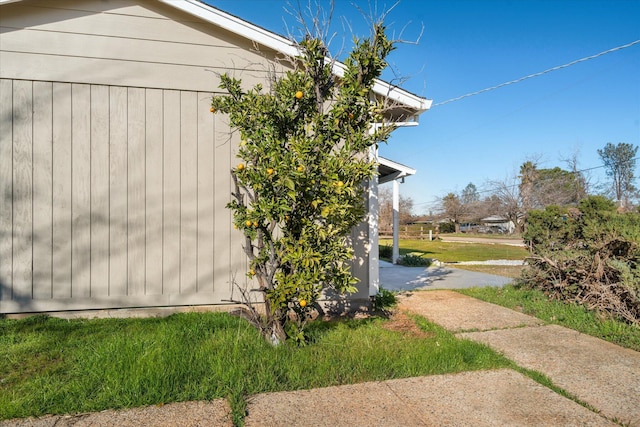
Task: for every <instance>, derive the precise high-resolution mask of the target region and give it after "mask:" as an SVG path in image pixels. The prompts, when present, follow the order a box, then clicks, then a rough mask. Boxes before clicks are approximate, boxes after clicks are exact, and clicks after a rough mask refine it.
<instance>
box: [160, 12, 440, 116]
mask: <svg viewBox="0 0 640 427" xmlns="http://www.w3.org/2000/svg"><path fill="white" fill-rule="evenodd" d="M159 1H160V2H162V3H165V4H167V5H170V6H172V7H175V8H176V9H180V10H182V11H184V12H186V13H189V14H191V15H195V16H197V17H199V18H201V19H203V20H205V21H207V22H210V23H212V24H215V25H217V26H219V27H221V28H224V29H225V30H227V31H230V32H232V33H235V34H238V35H240V36H243V37H247V38H249V39H251V40H253V41H255V42H256V43H258V44H261V45H263V46H266V47H268V48H270V49H273V50H275V51H277V52H280V53H282V54H284V55H287V56H292V57H294V56H300V53H301V52H300V48H299V46H298V45H297V44H296V43H294V42H292V41H291V40H289V39H287V38H285V37H282V36H280V35H278V34H275V33H273V32H271V31H267V30H265V29H264V28H260V27H258V26H256V25H253V24H251V23H249V22H247V21H244V20H242V19H240V18H237V17H235V16H233V15H230V14H228V13H226V12H223V11H221V10H218V9H216V8H214V7H211V6H209V5H207V4H204V3H202V2H200V1H198V0H159ZM327 60H328V61H331V59H330V58H327ZM345 69H346V67H345V65H344V64H342V63H340V62H337V61H334V62H333V70H332V71H333V73H334V74H335V75H336V76H338V77H342V76H343V75H344V71H345ZM373 91H374V92H375V93H376V94H378V95H381V96H384V97H386V98H388V99H391V100H393V101H395V102H398V103H400V104H402V105H405V106H407V107H410V108H412V109H414V110H415V111H416V115H419V114H421V113H423V112H425V111H426V110H428V109H429V108H431V103H432V101H431V100H430V99H426V98H422V97H419V96H417V95H414V94H412V93H410V92H407V91H406V90H404V89H401V88H399V87H397V86H393V85H391V84H389V83H387V82H385V81H382V80H379V79H376V80H375V82H374V85H373Z"/></svg>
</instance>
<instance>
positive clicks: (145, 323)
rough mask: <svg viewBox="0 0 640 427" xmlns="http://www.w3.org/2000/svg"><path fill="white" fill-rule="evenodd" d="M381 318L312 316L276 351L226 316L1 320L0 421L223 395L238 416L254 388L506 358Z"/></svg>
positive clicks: (431, 328) (439, 370)
mask: <svg viewBox="0 0 640 427" xmlns="http://www.w3.org/2000/svg"><path fill="white" fill-rule="evenodd" d="M389 322H393V319H392V320H387V319H383V318H369V319H363V320H344V321H335V322H315V323H313V324H312V325H311V330H310V335H311V342H310V344H309V345H307V346H304V347H299V346H296V345H294V344H289V343H286V344H283V345H281V346H279V347H272V346H271V345H269V344H267V343H266V342H265V340H264V339H262V338H261V337H260V336H259V334H258V333H257V331H256V330H255V329H254V328H253V327H251V326H250V325H249V324H248V323H247V322H246V321H244V320H243V319H239V318H236V317H232V316H230V315H228V314H225V313H189V314H176V315H172V316H170V317H167V318H163V319H158V318H152V319H102V320H72V321H68V320H62V319H57V318H48V317H46V316H35V317H31V318H27V319H24V320H19V321H17V320H7V319H4V320H0V360H1V361H2V363H1V364H0V419H8V418H15V417H27V416H38V415H43V414H51V413H53V414H57V413H77V412H87V411H100V410H104V409H107V408H126V407H135V406H142V405H151V404H159V403H167V402H172V401H186V400H205V399H214V398H227V399H228V400H229V402H230V404H231V406H232V409H233V411H234V416H235V420H236V423H237V424H241V423H242V418H243V416H244V410H245V398H246V396H248V395H252V394H255V393H261V392H270V391H280V390H295V389H308V388H314V387H324V386H330V385H338V384H348V383H355V382H362V381H373V380H384V379H392V378H403V377H411V376H420V375H432V374H443V373H449V372H460V371H468V370H478V369H492V368H500V367H505V366H511V365H510V364H509V363H510V362H509V361H508V360H506V359H505V358H504V357H502V356H500V355H498V354H497V353H495V352H494V351H492V350H490V349H489V348H488V347H486V346H483V345H481V344H477V343H473V342H471V341H467V340H459V339H457V338H455V337H454V336H453V335H452V334H450V333H448V332H446V331H445V330H443V329H442V328H440V327H437V326H435V325H433V324H430V323H428V322H426V321H424V320H421V321H419V323H420V328H421V329H418V328H417V327H416V329H417V330H418V331H422V332H426V333H423V334H422V335H416V334H413V333H410V332H409V333H407V332H406V331H402V330H389V329H387V326H388V325H389Z"/></svg>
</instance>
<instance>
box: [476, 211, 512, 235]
mask: <svg viewBox="0 0 640 427" xmlns="http://www.w3.org/2000/svg"><path fill="white" fill-rule="evenodd" d="M480 222H481V223H482V226H483V227H484V230H485V231H484V232H489V233H513V232H514V231H515V229H516V226H515V225H514V224H513V221H510V220H509V219H508V218H505V217H503V216H500V215H491V216H488V217H486V218H482V219H481V220H480Z"/></svg>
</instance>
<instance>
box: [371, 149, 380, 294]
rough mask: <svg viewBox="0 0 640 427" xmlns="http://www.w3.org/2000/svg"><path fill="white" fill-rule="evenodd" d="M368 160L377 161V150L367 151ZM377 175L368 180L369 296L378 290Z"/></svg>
mask: <svg viewBox="0 0 640 427" xmlns="http://www.w3.org/2000/svg"><path fill="white" fill-rule="evenodd" d="M369 159H371V160H374V161H377V160H379V158H378V149H377V148H376V147H371V148H370V149H369ZM378 214H379V212H378V174H374V175H373V177H372V178H371V179H370V180H369V217H368V223H369V257H368V261H369V296H370V297H372V296H375V295H377V294H378V291H379V290H380V249H379V247H378V243H379V242H378V216H379V215H378Z"/></svg>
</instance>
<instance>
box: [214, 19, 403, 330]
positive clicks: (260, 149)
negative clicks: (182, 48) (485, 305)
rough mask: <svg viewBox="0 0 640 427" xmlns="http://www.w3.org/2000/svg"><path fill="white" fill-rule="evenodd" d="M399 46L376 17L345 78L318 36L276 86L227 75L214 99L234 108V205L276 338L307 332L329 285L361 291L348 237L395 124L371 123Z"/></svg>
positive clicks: (361, 215)
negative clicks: (373, 152)
mask: <svg viewBox="0 0 640 427" xmlns="http://www.w3.org/2000/svg"><path fill="white" fill-rule="evenodd" d="M392 49H393V43H392V42H391V41H389V40H388V39H387V37H386V35H385V29H384V26H383V25H382V24H376V25H374V27H373V31H372V34H371V36H370V37H369V38H365V39H361V40H356V41H355V46H354V48H353V51H352V52H351V54H350V55H349V56H348V58H347V59H346V60H345V61H344V65H345V71H344V75H343V76H342V77H341V78H340V79H339V80H337V79H336V78H335V75H334V73H333V71H332V67H333V64H332V62H331V60H330V59H328V58H327V56H326V55H327V49H326V48H325V46H324V44H323V42H322V41H321V40H319V39H316V38H306V39H305V40H303V41H301V42H300V43H299V51H300V56H299V57H297V58H296V59H295V61H294V63H295V64H296V66H295V68H294V69H293V70H292V71H289V72H287V73H286V74H285V75H283V76H282V77H280V78H278V79H276V80H275V81H274V82H273V83H272V86H271V87H270V88H268V89H264V88H263V87H262V85H257V86H255V87H253V88H243V86H242V82H241V81H240V80H237V79H235V78H232V77H230V76H228V75H222V76H221V85H220V87H221V88H222V89H224V90H225V91H226V92H227V94H225V95H221V96H214V97H213V98H212V102H211V105H212V111H213V112H214V113H215V114H226V115H228V120H229V122H230V124H231V126H232V128H234V129H236V130H238V131H239V133H240V139H241V140H242V143H241V144H240V145H239V147H238V152H237V156H238V157H239V158H240V159H241V163H239V164H238V166H237V167H236V168H234V169H233V170H232V171H231V175H232V179H233V183H234V188H235V189H234V192H233V193H232V197H233V199H232V201H231V202H230V203H229V204H228V208H229V209H231V210H232V211H233V217H234V224H235V226H236V227H237V228H238V229H240V230H241V231H242V232H243V233H244V250H245V253H246V254H247V257H248V258H249V262H250V273H249V277H250V278H252V279H253V281H252V282H251V283H254V284H255V285H256V287H257V290H258V291H259V292H261V293H262V295H263V296H264V303H265V306H266V317H264V318H260V321H259V322H258V321H256V322H255V323H257V324H258V325H259V326H260V328H261V331H262V333H263V334H264V335H265V336H266V337H267V338H269V339H270V340H271V341H272V342H280V341H282V340H285V339H286V338H287V337H292V338H294V339H296V340H299V341H304V340H305V335H304V327H305V324H306V322H307V320H308V318H309V315H310V313H311V312H312V311H313V310H315V309H316V308H317V307H318V303H317V302H318V300H319V298H320V297H321V295H322V291H323V289H325V288H332V289H333V290H334V291H337V293H338V294H343V295H344V294H346V293H349V292H353V291H355V284H356V283H357V280H356V279H355V278H354V277H353V275H352V274H351V271H350V263H351V261H352V260H353V254H354V253H353V248H352V247H351V246H350V245H349V236H350V234H351V232H352V230H353V228H354V227H355V226H357V225H358V224H359V223H361V222H362V221H363V220H364V219H365V214H366V210H365V191H366V186H365V185H364V184H365V183H366V181H367V180H368V179H370V178H371V177H372V176H373V174H374V173H376V165H375V164H374V163H373V161H372V160H370V158H369V156H368V152H369V149H370V148H371V147H372V146H375V145H376V144H378V143H380V142H384V141H386V139H387V138H388V137H389V134H390V132H391V130H392V127H391V126H376V127H373V126H372V122H373V121H374V120H375V116H376V115H377V114H379V110H380V105H378V104H377V103H376V102H374V98H373V96H372V94H371V93H372V92H371V88H372V86H373V83H374V80H375V79H376V78H378V77H379V76H380V74H381V72H382V70H383V69H384V68H385V67H386V65H387V63H386V61H385V58H386V56H387V55H388V54H389V53H390V52H391V50H392ZM248 305H249V308H250V310H252V312H253V313H254V314H255V317H256V319H257V317H258V315H257V311H256V310H255V309H254V308H253V307H252V306H251V304H248Z"/></svg>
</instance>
